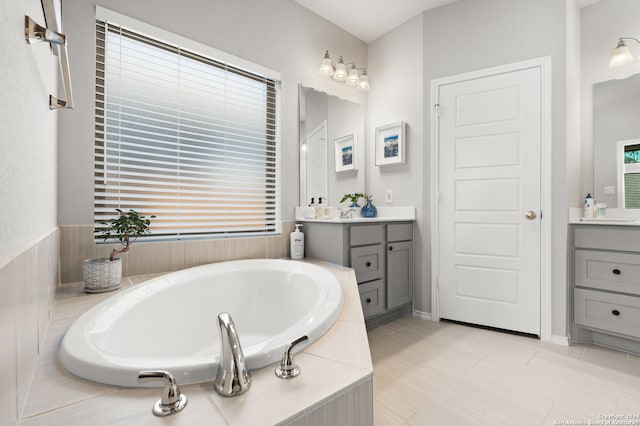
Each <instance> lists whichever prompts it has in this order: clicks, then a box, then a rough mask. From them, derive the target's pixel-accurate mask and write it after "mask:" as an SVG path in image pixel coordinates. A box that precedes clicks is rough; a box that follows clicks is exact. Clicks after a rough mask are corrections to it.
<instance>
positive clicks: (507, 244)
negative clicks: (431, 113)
mask: <svg viewBox="0 0 640 426" xmlns="http://www.w3.org/2000/svg"><path fill="white" fill-rule="evenodd" d="M437 96H438V99H437V102H438V104H439V107H438V119H439V131H438V134H437V136H438V151H439V158H438V182H439V184H438V187H439V204H438V220H439V228H438V233H439V235H438V238H439V248H440V253H439V266H438V267H439V277H438V286H439V289H438V296H439V299H438V301H439V316H440V318H445V319H451V320H456V321H462V322H468V323H474V324H481V325H486V326H490V327H497V328H503V329H508V330H514V331H520V332H525V333H532V334H536V335H540V287H541V281H540V280H541V272H540V241H541V234H540V214H541V213H540V205H541V170H540V168H541V166H540V164H541V153H540V148H541V70H540V68H539V67H535V68H529V69H523V70H519V71H514V72H507V73H502V74H498V75H491V76H488V77H482V78H476V79H472V80H467V81H462V82H457V83H452V84H446V85H442V86H440V87H439V91H438V94H437Z"/></svg>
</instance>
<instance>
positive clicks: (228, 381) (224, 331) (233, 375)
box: [213, 312, 251, 396]
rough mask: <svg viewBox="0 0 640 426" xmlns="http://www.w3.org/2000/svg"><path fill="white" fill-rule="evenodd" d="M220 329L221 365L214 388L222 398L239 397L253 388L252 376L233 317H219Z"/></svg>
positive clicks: (224, 315) (223, 314)
mask: <svg viewBox="0 0 640 426" xmlns="http://www.w3.org/2000/svg"><path fill="white" fill-rule="evenodd" d="M218 326H219V329H220V364H219V365H218V372H217V373H216V379H215V380H214V382H213V387H214V389H215V390H216V392H218V393H219V394H220V395H222V396H237V395H241V394H243V393H245V392H246V391H248V390H249V386H251V374H249V369H248V368H247V364H246V363H245V361H244V354H243V353H242V348H241V347H240V340H239V339H238V333H237V332H236V326H235V324H234V323H233V320H232V319H231V316H230V315H229V314H228V313H226V312H223V313H221V314H220V315H218Z"/></svg>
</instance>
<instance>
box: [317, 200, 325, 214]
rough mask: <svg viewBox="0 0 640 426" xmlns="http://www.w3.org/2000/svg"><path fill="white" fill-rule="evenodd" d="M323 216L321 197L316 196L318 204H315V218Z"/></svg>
mask: <svg viewBox="0 0 640 426" xmlns="http://www.w3.org/2000/svg"><path fill="white" fill-rule="evenodd" d="M321 217H324V204H323V203H322V197H320V198H318V204H316V219H320V218H321Z"/></svg>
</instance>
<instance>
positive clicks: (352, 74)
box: [347, 64, 360, 86]
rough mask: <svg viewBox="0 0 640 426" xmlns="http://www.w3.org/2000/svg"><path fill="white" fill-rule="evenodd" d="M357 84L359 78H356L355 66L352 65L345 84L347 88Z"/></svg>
mask: <svg viewBox="0 0 640 426" xmlns="http://www.w3.org/2000/svg"><path fill="white" fill-rule="evenodd" d="M359 82H360V77H358V70H357V69H356V64H353V65H351V69H350V70H349V75H348V76H347V84H348V85H349V86H356V85H357V84H358V83H359Z"/></svg>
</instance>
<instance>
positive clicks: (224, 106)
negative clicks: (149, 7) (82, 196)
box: [94, 20, 281, 239]
mask: <svg viewBox="0 0 640 426" xmlns="http://www.w3.org/2000/svg"><path fill="white" fill-rule="evenodd" d="M96 35H97V37H96V39H97V40H96V41H97V43H96V46H97V48H96V106H95V108H96V128H95V197H94V207H95V208H94V211H95V226H96V238H99V236H98V234H97V233H98V232H99V231H100V230H101V229H102V228H103V227H104V226H103V225H102V223H103V222H105V221H106V220H109V219H111V218H112V217H114V215H115V208H120V209H122V210H125V211H127V210H128V209H134V210H136V211H138V212H139V213H140V214H142V215H145V216H147V215H155V216H156V218H155V219H154V220H153V222H152V228H151V229H152V232H151V234H150V235H149V236H148V237H144V238H151V239H175V238H177V239H187V238H205V237H211V236H232V235H238V236H244V235H265V234H276V233H280V231H281V229H280V174H279V170H280V164H279V163H280V155H279V150H280V147H279V145H280V143H279V137H280V129H279V117H278V108H279V107H278V105H279V82H278V81H276V80H274V79H271V78H268V77H265V76H261V75H258V74H254V73H252V72H250V71H247V70H244V69H240V68H236V67H233V66H231V65H229V64H226V63H223V62H219V61H216V60H215V59H213V58H209V57H206V56H203V55H200V54H198V53H195V52H193V51H189V50H186V49H184V48H181V47H180V46H178V45H172V44H169V43H166V42H164V41H159V40H155V39H152V38H149V37H147V36H145V35H142V34H139V33H136V32H134V31H131V30H129V29H125V28H122V27H120V26H118V25H113V24H111V23H108V22H105V21H101V20H97V21H96Z"/></svg>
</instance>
